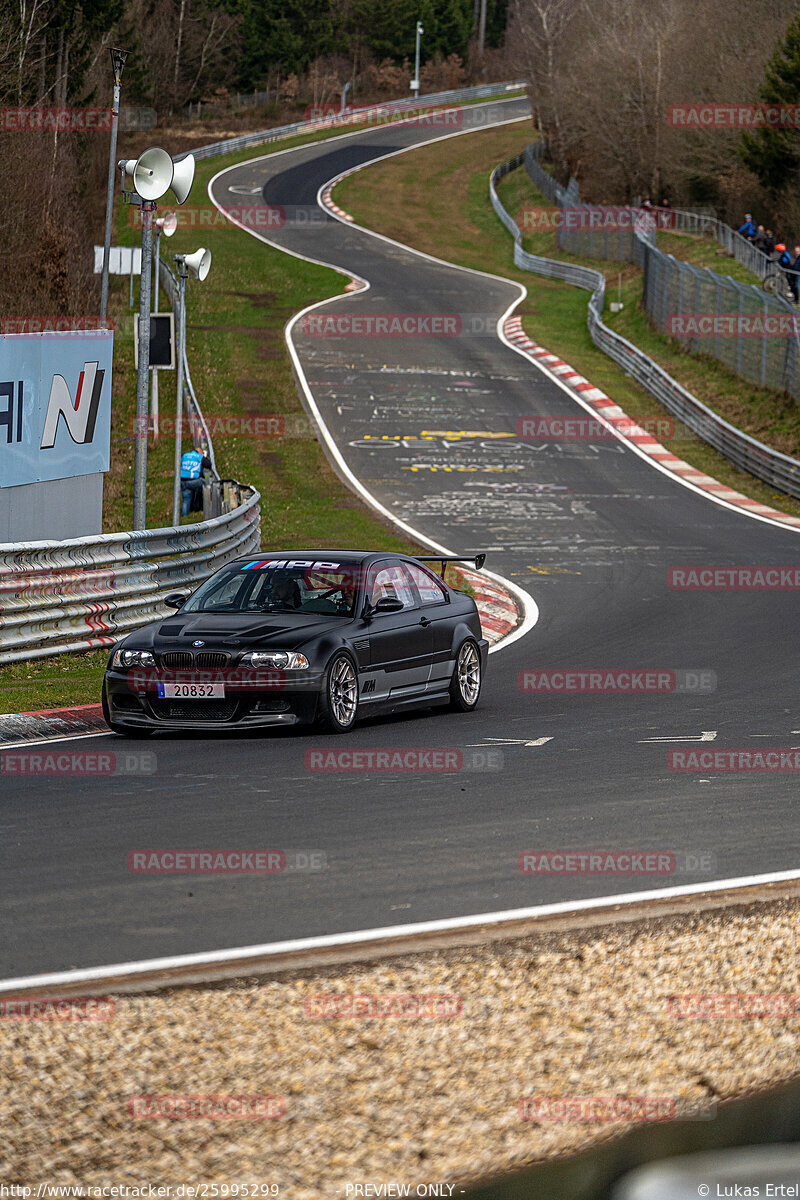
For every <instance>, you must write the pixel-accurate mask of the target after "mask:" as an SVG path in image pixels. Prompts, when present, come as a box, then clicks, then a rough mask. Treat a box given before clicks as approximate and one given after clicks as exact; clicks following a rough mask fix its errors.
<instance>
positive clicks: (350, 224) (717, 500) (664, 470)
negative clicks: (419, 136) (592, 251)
mask: <svg viewBox="0 0 800 1200" xmlns="http://www.w3.org/2000/svg"><path fill="white" fill-rule="evenodd" d="M521 119H523V120H524V119H525V118H521ZM499 124H503V125H511V124H514V122H513V121H502V122H499ZM492 128H494V127H493V126H492ZM459 132H461V133H464V132H469V133H471V132H473V131H472V130H461V131H459ZM447 136H448V137H457V136H458V134H455V133H451V134H448V135H447ZM432 140H433V141H442V140H444V139H440V138H435V139H432ZM426 144H428V143H422V144H421V145H416V146H404V147H403V148H402V149H401V150H393V151H391V152H390V153H389V154H385V155H382V156H381V158H379V159H374V160H373V161H372V162H368V163H359V164H358V165H357V166H355V167H350V168H349V170H347V171H342V172H341V173H340V174H339V175H334V177H333V178H332V179H329V180H328V182H327V183H324V184H323V185H322V187H321V188H320V189H319V192H318V193H317V200H318V202H319V203H320V204H321V205H322V207H324V208H325V211H326V212H327V213H328V214H329V216H331V217H333V219H334V220H335V221H340V222H341V223H342V224H346V225H347V228H348V229H358V230H359V231H360V232H361V233H367V234H369V235H370V236H371V237H375V238H379V239H380V241H382V242H387V243H388V244H389V245H390V246H397V247H399V248H400V249H401V250H406V251H408V252H409V253H411V254H416V255H418V257H420V258H425V259H427V260H428V261H429V262H434V263H441V264H443V265H444V266H448V267H453V268H454V269H455V270H458V271H469V272H470V273H471V274H473V275H483V276H484V277H485V278H487V279H499V280H502V282H503V283H507V284H509V286H512V287H518V288H519V289H520V295H519V298H518V299H517V300H515V301H514V303H513V304H511V305H509V307H508V309H507V310H506V312H505V313H504V314H503V316H502V317H501V318H500V320H499V321H498V324H497V336H498V337H499V338H500V341H501V342H503V343H504V345H506V346H508V348H509V350H513V351H514V353H515V354H519V355H521V356H522V357H523V358H524V359H526V360H527V361H528V362H530V363H532V364H533V365H534V366H535V367H536V368H538V370H539V371H541V372H542V374H543V375H546V376H547V378H548V379H549V380H551V382H553V383H555V384H557V385H558V387H560V388H561V391H562V392H563V393H564V394H565V395H566V396H569V397H570V399H572V400H575V401H577V403H578V404H580V406H581V408H583V409H585V411H586V412H588V413H590V414H591V416H592V417H599V419H600V420H601V421H602V423H603V424H604V425H605V426H606V428H607V429H608V430H609V431H610V433H612V434H613V436H614V437H615V438H617V440H618V441H620V442H622V443H623V444H624V445H625V446H627V447H628V449H629V450H632V451H633V453H634V454H636V455H638V457H639V458H641V459H642V460H643V462H646V463H648V464H649V465H650V466H651V467H653V468H654V469H655V470H656V471H660V472H661V474H662V475H666V476H667V477H668V478H669V479H672V480H674V481H675V482H676V483H679V484H680V485H681V486H682V487H685V488H687V489H688V490H689V491H690V492H694V493H695V494H696V495H698V496H702V497H703V498H704V499H705V500H710V501H711V502H712V503H714V504H718V505H719V506H720V508H725V509H727V510H728V511H729V512H733V513H737V514H738V515H739V516H747V517H750V518H751V519H752V520H754V521H762V522H764V524H766V525H772V526H773V527H775V528H776V529H783V530H789V532H791V533H800V526H796V525H794V526H793V525H786V524H785V523H784V522H782V521H777V520H775V518H774V517H767V516H763V515H762V514H760V513H756V512H752V511H751V510H750V509H747V508H742V507H741V506H739V505H736V504H731V503H730V501H728V500H724V499H723V498H722V497H720V496H717V495H715V494H714V493H713V492H708V491H704V490H703V488H701V487H698V486H697V485H696V484H693V483H692V482H691V481H690V480H688V479H684V478H683V477H682V476H681V475H679V474H677V473H676V472H674V471H671V470H670V469H669V467H667V466H664V465H663V464H661V463H659V462H658V461H657V460H656V459H653V458H652V457H650V456H649V455H648V454H646V453H645V451H644V450H642V449H641V448H640V447H639V446H638V445H637V444H636V443H635V442H633V441H631V440H630V439H629V438H627V437H626V436H625V434H624V433H621V432H620V430H619V429H618V428H616V426H614V425H612V424H610V423H609V422H608V421H607V420H606V418H605V417H603V415H602V413H601V412H600V411H599V410H598V409H596V408H595V407H594V406H593V405H592V404H591V403H590V402H589V401H587V400H584V399H583V397H582V396H581V395H580V393H579V392H576V391H575V390H574V389H573V388H571V387H569V385H568V384H567V383H565V381H564V380H563V379H561V378H559V376H558V375H557V374H556V373H555V371H553V369H552V368H550V367H548V366H547V365H546V364H545V363H543V362H541V361H540V360H539V359H537V358H534V356H533V355H532V354H530V353H529V351H527V350H524V349H523V348H522V347H521V346H516V345H514V343H513V342H511V341H509V339H508V337H507V336H506V334H505V330H504V329H503V325H504V323H505V321H506V319H507V318H508V317H509V316H510V315H511V313H512V312H513V311H514V309H515V308H516V307H517V305H519V304H521V303H522V301H523V300H524V299H525V297H526V296H527V294H528V289H527V288H526V287H525V285H524V284H521V283H518V282H517V280H515V279H505V278H504V277H503V276H502V275H494V274H492V273H491V272H489V271H478V270H474V269H473V268H472V267H462V266H459V264H458V263H451V262H447V260H446V259H443V258H437V257H436V256H435V255H433V254H427V253H426V252H425V251H424V250H415V249H413V247H411V246H406V245H405V244H404V243H403V242H397V241H395V240H394V238H390V237H387V236H386V234H383V233H376V232H375V231H374V230H372V229H368V228H367V227H366V226H364V225H358V224H357V223H356V222H355V221H354V220H353V219H352V217H350V218H349V219H345V218H343V217H340V216H339V214H338V213H337V212H334V211H333V209H331V208H329V207H328V206H327V205H324V204H323V203H322V200H321V196H322V194H323V192H325V191H327V189H328V188H330V187H335V185H336V184H337V183H339V182H341V180H343V179H346V178H347V177H348V175H354V174H356V172H357V171H363V170H365V169H366V168H367V167H371V166H374V165H375V163H378V162H384V161H385V160H386V159H387V158H395V157H396V156H397V155H398V154H407V153H409V151H411V150H420V149H423V148H424V146H425V145H426ZM340 211H341V210H340ZM519 269H520V270H522V269H523V268H519ZM570 286H574V285H570ZM523 332H524V330H523ZM557 357H560V355H558V356H557ZM564 361H566V360H564ZM612 361H613V360H612ZM567 365H569V364H567ZM573 369H574V368H573ZM645 390H646V389H645ZM665 411H668V410H666V409H665ZM626 419H627V420H629V421H631V424H636V422H634V421H632V420H631V418H629V417H628V418H626Z"/></svg>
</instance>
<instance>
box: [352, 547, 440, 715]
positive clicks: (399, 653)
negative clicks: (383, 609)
mask: <svg viewBox="0 0 800 1200" xmlns="http://www.w3.org/2000/svg"><path fill="white" fill-rule="evenodd" d="M386 596H389V597H392V598H393V599H397V600H400V601H402V604H403V608H402V610H401V611H399V612H392V613H375V615H374V616H373V617H372V619H371V620H370V623H369V642H370V668H369V677H368V678H369V683H368V684H366V686H365V685H363V684H362V689H361V690H362V695H367V694H368V695H371V696H372V697H373V698H374V699H375V700H386V699H395V698H397V699H401V698H402V697H404V696H409V697H410V696H414V695H416V694H417V693H419V694H422V693H423V692H424V691H425V689H426V687H427V683H428V677H429V675H430V670H431V661H432V657H433V631H432V629H431V625H430V622H429V621H428V620H427V618H424V617H423V613H422V611H421V607H420V603H419V599H418V597H417V594H416V592H415V590H414V587H413V584H412V582H411V578H410V576H409V574H408V572H407V571H406V569H405V565H404V564H403V563H402V562H401V561H400V560H399V559H384V560H381V561H380V562H377V563H374V564H373V565H372V567H371V568H370V571H369V574H368V577H367V599H368V600H369V602H370V604H372V605H374V604H376V603H377V601H378V600H380V599H382V598H383V597H386Z"/></svg>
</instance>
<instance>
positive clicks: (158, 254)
mask: <svg viewBox="0 0 800 1200" xmlns="http://www.w3.org/2000/svg"><path fill="white" fill-rule="evenodd" d="M162 225H163V221H162V220H161V218H159V219H158V220H157V221H156V255H155V258H156V280H155V284H154V285H153V312H154V313H157V312H158V289H159V286H160V283H161V229H162ZM150 374H151V375H152V376H153V400H152V404H151V405H150V411H151V413H152V415H153V437H154V439H155V441H158V367H153V369H152V371H151V372H150Z"/></svg>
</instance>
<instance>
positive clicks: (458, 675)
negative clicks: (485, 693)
mask: <svg viewBox="0 0 800 1200" xmlns="http://www.w3.org/2000/svg"><path fill="white" fill-rule="evenodd" d="M482 683H483V672H482V670H481V652H480V650H479V649H478V644H477V642H474V641H473V640H472V638H467V640H466V642H464V643H463V644H462V646H461V648H460V650H459V652H458V657H457V658H456V665H455V668H454V670H453V678H452V679H451V680H450V707H451V708H453V709H455V711H456V712H472V710H473V709H474V708H475V706H476V705H477V703H478V699H479V697H480V694H481V685H482Z"/></svg>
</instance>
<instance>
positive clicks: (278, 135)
mask: <svg viewBox="0 0 800 1200" xmlns="http://www.w3.org/2000/svg"><path fill="white" fill-rule="evenodd" d="M527 86H528V85H527V81H526V80H524V79H515V80H511V81H510V82H505V83H484V84H480V85H479V86H477V87H468V88H457V89H455V90H454V91H450V92H432V93H431V94H430V95H427V96H420V97H419V98H418V99H416V100H411V99H409V100H389V101H387V102H386V103H385V104H370V105H368V106H366V107H364V108H353V109H347V110H346V111H345V113H344V115H343V116H342V117H340V116H338V114H335V115H334V116H333V117H331V118H330V119H328V120H325V119H324V118H323V119H322V120H314V121H295V122H294V123H293V124H292V125H276V126H275V127H274V128H273V129H262V130H259V131H258V132H257V133H244V134H242V135H241V137H234V138H226V139H225V140H224V141H221V142H211V143H209V145H207V146H198V147H197V149H196V150H191V151H189V150H187V151H186V152H185V153H184V154H181V155H179V156H178V157H179V158H185V157H186V154H190V153H191V154H193V155H194V157H195V158H215V157H216V156H217V155H218V154H232V153H234V152H235V151H236V150H243V149H246V148H247V147H248V146H261V145H264V144H265V143H267V142H278V141H281V140H282V139H283V138H288V137H295V136H296V135H297V134H300V133H314V132H317V131H318V130H322V129H331V128H336V129H338V128H345V127H346V126H347V125H356V124H358V123H360V122H362V121H367V120H369V119H370V117H373V116H374V117H387V116H389V117H390V116H391V115H392V114H393V113H396V112H397V113H402V112H408V111H409V110H414V111H416V110H417V109H420V108H433V107H435V106H436V105H437V104H457V103H458V102H459V101H460V100H483V99H487V100H489V99H491V98H492V97H493V96H497V97H500V96H502V95H503V93H504V92H518V91H520V90H521V89H523V88H526V87H527Z"/></svg>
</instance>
